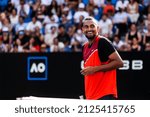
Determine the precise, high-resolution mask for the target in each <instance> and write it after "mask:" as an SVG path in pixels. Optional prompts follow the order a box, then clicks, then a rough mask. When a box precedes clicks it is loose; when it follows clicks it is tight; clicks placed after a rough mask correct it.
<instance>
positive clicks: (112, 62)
mask: <svg viewBox="0 0 150 117" xmlns="http://www.w3.org/2000/svg"><path fill="white" fill-rule="evenodd" d="M99 50H100V55H101V56H99V57H100V60H101V62H102V64H101V65H100V66H88V67H86V68H84V69H83V70H81V74H83V75H88V74H93V73H95V72H105V71H109V70H113V69H117V68H119V67H122V66H123V61H122V59H121V57H120V55H119V54H118V52H117V51H116V50H115V49H114V47H113V45H112V43H110V42H109V41H108V40H105V39H103V40H101V43H99ZM107 61H108V63H107V64H103V63H106V62H107Z"/></svg>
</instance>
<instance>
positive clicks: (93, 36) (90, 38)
mask: <svg viewBox="0 0 150 117" xmlns="http://www.w3.org/2000/svg"><path fill="white" fill-rule="evenodd" d="M85 36H86V38H87V39H88V40H89V41H92V40H94V38H95V37H96V35H94V34H93V35H91V36H89V35H85Z"/></svg>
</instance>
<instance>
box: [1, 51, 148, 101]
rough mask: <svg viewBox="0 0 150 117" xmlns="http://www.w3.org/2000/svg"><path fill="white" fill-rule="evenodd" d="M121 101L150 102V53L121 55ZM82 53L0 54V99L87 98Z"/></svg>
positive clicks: (119, 90) (119, 89) (119, 76)
mask: <svg viewBox="0 0 150 117" xmlns="http://www.w3.org/2000/svg"><path fill="white" fill-rule="evenodd" d="M120 54H121V56H122V58H123V59H124V67H123V68H122V69H119V70H118V71H117V72H118V74H117V81H118V94H119V99H150V84H149V83H150V82H149V81H150V76H149V72H148V67H149V66H150V62H149V58H150V53H149V52H144V53H142V52H141V53H126V52H124V53H120ZM81 61H82V55H81V53H16V54H15V53H12V54H8V53H7V54H6V53H2V54H0V99H16V97H23V96H39V97H55V98H76V99H77V98H79V96H80V95H83V94H84V78H83V76H82V75H81V74H80V70H81Z"/></svg>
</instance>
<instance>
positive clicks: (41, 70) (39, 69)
mask: <svg viewBox="0 0 150 117" xmlns="http://www.w3.org/2000/svg"><path fill="white" fill-rule="evenodd" d="M47 64H48V63H47V57H45V56H44V57H28V75H27V76H28V80H47V78H48V76H47V70H48V67H47V66H48V65H47Z"/></svg>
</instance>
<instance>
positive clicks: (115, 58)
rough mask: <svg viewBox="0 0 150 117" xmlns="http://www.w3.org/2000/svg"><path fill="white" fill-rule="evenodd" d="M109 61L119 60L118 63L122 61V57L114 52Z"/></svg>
mask: <svg viewBox="0 0 150 117" xmlns="http://www.w3.org/2000/svg"><path fill="white" fill-rule="evenodd" d="M109 60H111V61H112V60H117V61H121V57H120V55H119V53H118V52H117V51H114V52H113V53H111V54H110V55H109Z"/></svg>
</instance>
